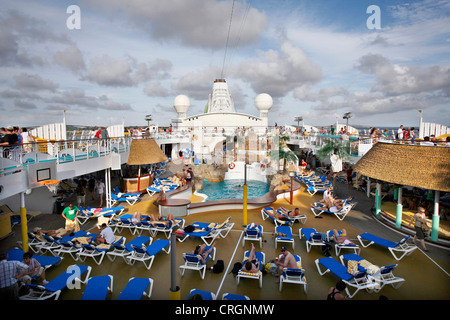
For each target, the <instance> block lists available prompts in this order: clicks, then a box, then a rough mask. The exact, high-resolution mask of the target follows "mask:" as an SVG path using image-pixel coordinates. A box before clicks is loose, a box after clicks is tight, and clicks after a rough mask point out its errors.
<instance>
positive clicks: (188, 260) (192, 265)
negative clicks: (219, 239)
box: [179, 246, 216, 279]
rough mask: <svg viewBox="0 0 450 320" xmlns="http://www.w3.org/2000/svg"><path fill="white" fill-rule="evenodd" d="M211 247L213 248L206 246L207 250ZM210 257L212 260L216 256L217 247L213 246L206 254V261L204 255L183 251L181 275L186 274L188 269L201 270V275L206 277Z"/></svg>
mask: <svg viewBox="0 0 450 320" xmlns="http://www.w3.org/2000/svg"><path fill="white" fill-rule="evenodd" d="M210 248H211V247H210V246H206V247H205V251H207V250H209V249H210ZM210 258H211V259H212V260H214V259H215V258H216V248H213V250H212V251H211V252H210V253H209V254H208V255H207V256H206V258H205V262H204V263H203V259H202V256H201V255H199V254H193V253H183V259H184V264H183V265H181V266H180V267H179V268H180V274H181V276H183V275H184V272H185V271H186V269H189V270H197V271H198V272H200V277H201V278H202V279H204V278H205V272H206V264H207V262H208V261H209V259H210Z"/></svg>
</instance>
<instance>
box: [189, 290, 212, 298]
mask: <svg viewBox="0 0 450 320" xmlns="http://www.w3.org/2000/svg"><path fill="white" fill-rule="evenodd" d="M196 294H199V295H201V296H202V300H216V295H215V294H214V293H212V292H209V291H203V290H198V289H192V290H191V291H190V292H189V295H188V297H187V299H186V300H189V299H191V297H192V296H193V295H196Z"/></svg>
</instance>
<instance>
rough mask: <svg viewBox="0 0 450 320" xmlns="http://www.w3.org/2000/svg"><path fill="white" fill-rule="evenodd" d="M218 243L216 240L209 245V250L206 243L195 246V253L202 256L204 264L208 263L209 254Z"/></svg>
mask: <svg viewBox="0 0 450 320" xmlns="http://www.w3.org/2000/svg"><path fill="white" fill-rule="evenodd" d="M215 245H216V242H215V241H214V242H213V244H212V245H211V247H209V249H208V250H205V249H206V244H202V245H198V246H196V247H195V249H194V251H192V253H193V254H198V255H200V256H201V257H202V262H203V264H206V260H207V258H208V255H209V254H210V253H211V252H212V251H213V250H214V246H215Z"/></svg>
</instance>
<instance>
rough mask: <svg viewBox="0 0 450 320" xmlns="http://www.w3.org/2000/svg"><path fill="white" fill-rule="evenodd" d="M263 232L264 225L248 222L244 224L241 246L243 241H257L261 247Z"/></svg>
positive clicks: (243, 243)
mask: <svg viewBox="0 0 450 320" xmlns="http://www.w3.org/2000/svg"><path fill="white" fill-rule="evenodd" d="M263 232H264V227H263V226H261V225H255V224H249V225H247V226H245V229H244V236H243V237H242V246H244V245H245V241H258V242H259V247H260V248H262V244H263V239H262V236H263Z"/></svg>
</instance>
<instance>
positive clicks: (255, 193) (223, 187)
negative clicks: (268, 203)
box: [200, 179, 270, 201]
mask: <svg viewBox="0 0 450 320" xmlns="http://www.w3.org/2000/svg"><path fill="white" fill-rule="evenodd" d="M243 188H244V179H242V180H240V179H231V180H224V181H221V182H213V181H209V180H206V179H204V180H203V189H202V190H200V192H201V193H203V194H205V195H207V196H208V198H207V199H206V201H211V200H220V199H243V198H244V189H243ZM269 189H270V187H269V185H268V184H267V183H265V182H262V181H257V180H247V198H248V199H251V198H258V197H262V196H263V195H265V194H266V193H267V192H269Z"/></svg>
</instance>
